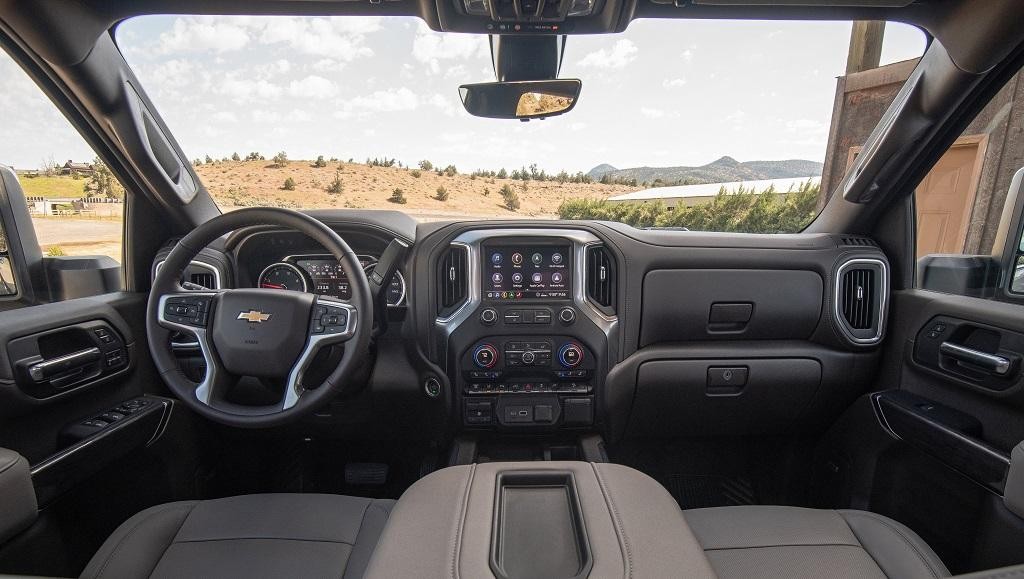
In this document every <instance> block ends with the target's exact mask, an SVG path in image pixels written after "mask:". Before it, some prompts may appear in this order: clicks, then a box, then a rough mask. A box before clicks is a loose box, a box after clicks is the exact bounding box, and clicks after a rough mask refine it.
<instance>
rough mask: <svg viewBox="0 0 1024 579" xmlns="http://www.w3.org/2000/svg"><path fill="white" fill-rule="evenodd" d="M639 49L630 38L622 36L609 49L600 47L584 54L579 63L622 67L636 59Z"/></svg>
mask: <svg viewBox="0 0 1024 579" xmlns="http://www.w3.org/2000/svg"><path fill="white" fill-rule="evenodd" d="M639 51H640V49H638V48H637V47H636V44H633V41H632V40H629V39H628V38H623V39H621V40H617V41H616V42H615V44H613V45H612V47H611V49H605V48H602V49H600V50H596V51H594V52H591V53H590V54H588V55H586V56H584V57H583V59H582V60H580V62H579V65H580V66H583V67H588V66H589V67H593V68H622V67H624V66H626V65H627V64H629V63H631V62H633V61H634V60H636V56H637V53H638V52H639Z"/></svg>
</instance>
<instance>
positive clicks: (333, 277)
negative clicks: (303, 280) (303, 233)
mask: <svg viewBox="0 0 1024 579" xmlns="http://www.w3.org/2000/svg"><path fill="white" fill-rule="evenodd" d="M370 263H372V262H370V261H369V260H367V259H365V258H363V257H360V258H359V264H360V265H361V266H362V267H364V268H365V267H366V266H367V265H370ZM295 264H296V265H298V266H299V267H300V268H302V270H303V271H305V272H306V273H307V274H309V279H310V280H311V281H312V282H313V286H312V287H311V288H309V289H310V291H311V292H313V293H316V294H320V295H322V296H331V297H335V298H338V299H342V300H347V299H349V298H351V297H352V290H351V288H349V285H348V276H347V275H345V271H344V270H343V269H342V268H341V265H340V264H339V263H338V260H336V259H299V260H296V261H295Z"/></svg>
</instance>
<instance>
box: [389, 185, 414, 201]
mask: <svg viewBox="0 0 1024 579" xmlns="http://www.w3.org/2000/svg"><path fill="white" fill-rule="evenodd" d="M388 201H390V202H392V203H398V204H399V205H405V204H406V203H408V202H409V200H408V199H406V198H405V191H402V190H401V189H399V188H398V187H395V189H394V191H392V192H391V197H390V198H388Z"/></svg>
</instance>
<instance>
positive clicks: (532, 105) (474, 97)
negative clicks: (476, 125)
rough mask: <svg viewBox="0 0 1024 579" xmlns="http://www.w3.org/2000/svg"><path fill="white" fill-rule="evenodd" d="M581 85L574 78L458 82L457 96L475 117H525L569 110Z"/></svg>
mask: <svg viewBox="0 0 1024 579" xmlns="http://www.w3.org/2000/svg"><path fill="white" fill-rule="evenodd" d="M581 88H583V83H582V82H580V81H579V80H578V79H564V80H520V81H514V82H484V83H478V84H464V85H462V86H460V87H459V96H460V97H461V98H462V106H464V107H466V112H468V113H469V114H471V115H473V116H475V117H486V118H490V119H519V120H522V121H528V120H530V119H542V118H546V117H553V116H555V115H561V114H565V113H567V112H569V111H571V110H572V109H573V107H575V106H576V101H577V100H578V99H579V96H580V89H581Z"/></svg>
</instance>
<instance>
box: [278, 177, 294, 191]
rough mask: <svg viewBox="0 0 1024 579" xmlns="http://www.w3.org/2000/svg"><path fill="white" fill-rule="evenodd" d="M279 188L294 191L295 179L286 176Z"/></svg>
mask: <svg viewBox="0 0 1024 579" xmlns="http://www.w3.org/2000/svg"><path fill="white" fill-rule="evenodd" d="M281 188H282V189H284V190H285V191H294V190H295V179H292V178H291V177H288V178H287V179H285V180H284V185H283V186H282V187H281Z"/></svg>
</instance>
